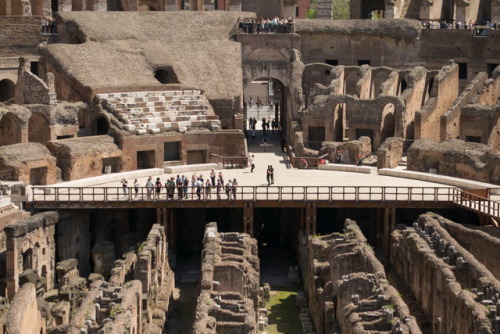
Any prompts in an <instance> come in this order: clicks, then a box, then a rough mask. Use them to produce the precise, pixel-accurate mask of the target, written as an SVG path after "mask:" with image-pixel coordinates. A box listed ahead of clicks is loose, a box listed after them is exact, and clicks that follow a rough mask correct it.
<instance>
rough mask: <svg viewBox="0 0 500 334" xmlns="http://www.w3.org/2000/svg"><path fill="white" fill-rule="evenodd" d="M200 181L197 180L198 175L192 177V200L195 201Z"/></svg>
mask: <svg viewBox="0 0 500 334" xmlns="http://www.w3.org/2000/svg"><path fill="white" fill-rule="evenodd" d="M197 182H198V181H197V180H196V174H193V175H192V176H191V199H194V194H195V193H196V183H197Z"/></svg>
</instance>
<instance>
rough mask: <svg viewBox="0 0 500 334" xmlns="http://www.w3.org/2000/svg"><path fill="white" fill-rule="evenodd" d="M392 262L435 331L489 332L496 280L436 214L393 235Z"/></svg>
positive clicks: (493, 319)
mask: <svg viewBox="0 0 500 334" xmlns="http://www.w3.org/2000/svg"><path fill="white" fill-rule="evenodd" d="M390 257H391V263H392V265H393V267H394V269H395V270H396V272H397V273H398V275H399V276H400V277H401V278H402V279H403V280H404V281H405V282H406V283H407V284H408V286H409V287H410V288H411V290H412V292H413V294H414V296H415V298H416V299H417V301H418V302H419V304H420V305H421V306H422V309H423V310H424V312H426V313H427V315H428V316H429V317H430V318H432V325H433V330H434V332H439V333H450V334H451V333H493V332H494V331H496V330H497V329H498V325H499V324H498V320H496V319H497V318H496V309H497V306H496V305H497V303H498V302H499V300H498V295H499V293H498V292H499V289H500V282H499V281H498V280H496V279H495V277H494V276H493V275H492V274H491V272H490V271H488V270H487V269H486V267H484V266H483V265H482V264H481V263H479V262H478V261H477V260H476V259H475V258H474V257H473V256H472V255H471V254H470V253H469V252H468V251H467V250H465V249H464V248H462V247H461V246H460V245H459V244H458V242H456V241H455V240H454V239H453V238H452V237H451V236H450V235H449V234H448V233H447V232H446V230H445V229H443V228H442V227H441V226H440V224H439V222H438V221H437V219H436V217H435V216H434V215H429V214H427V215H421V216H420V217H419V219H418V220H417V221H416V222H415V223H414V224H413V227H411V228H410V227H408V228H406V227H402V229H397V230H395V231H394V232H393V233H392V236H391V251H390Z"/></svg>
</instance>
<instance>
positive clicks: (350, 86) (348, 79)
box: [344, 70, 359, 97]
mask: <svg viewBox="0 0 500 334" xmlns="http://www.w3.org/2000/svg"><path fill="white" fill-rule="evenodd" d="M358 80H359V73H358V71H357V70H354V71H350V72H348V73H347V75H346V76H345V79H344V94H347V95H352V96H356V97H359V96H358V93H357V91H356V84H357V83H358Z"/></svg>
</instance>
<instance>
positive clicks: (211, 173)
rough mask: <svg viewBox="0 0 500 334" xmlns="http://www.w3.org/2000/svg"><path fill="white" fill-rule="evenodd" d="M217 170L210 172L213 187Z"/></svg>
mask: <svg viewBox="0 0 500 334" xmlns="http://www.w3.org/2000/svg"><path fill="white" fill-rule="evenodd" d="M215 176H216V174H215V170H214V169H213V168H212V170H211V171H210V180H212V187H215Z"/></svg>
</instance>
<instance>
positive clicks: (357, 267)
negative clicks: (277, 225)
mask: <svg viewBox="0 0 500 334" xmlns="http://www.w3.org/2000/svg"><path fill="white" fill-rule="evenodd" d="M300 248H301V249H300V265H301V268H302V274H303V278H304V289H305V291H306V294H307V295H308V297H309V298H308V299H309V308H310V310H311V312H310V313H311V316H312V320H313V322H314V325H315V328H316V332H317V333H331V332H335V331H338V332H342V333H365V332H370V331H372V332H375V331H400V332H403V333H420V329H419V328H418V325H417V323H416V321H415V318H413V317H412V316H411V315H410V314H409V310H408V307H407V306H406V304H405V303H404V302H403V300H402V299H401V297H399V295H398V293H397V291H396V290H395V289H394V288H393V287H392V286H390V285H389V284H388V282H387V278H386V275H385V271H384V268H383V266H382V264H381V263H380V262H379V261H378V260H377V259H376V257H375V253H374V252H373V250H372V249H371V247H370V246H369V245H368V243H367V241H366V239H365V237H364V236H363V234H362V232H361V230H360V229H359V227H358V226H357V224H356V223H355V222H354V221H351V220H349V219H347V220H346V223H345V230H344V233H343V234H340V233H332V234H329V235H324V236H309V237H308V239H307V241H306V239H305V238H304V237H302V238H301V247H300Z"/></svg>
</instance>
